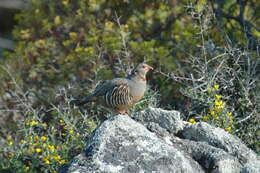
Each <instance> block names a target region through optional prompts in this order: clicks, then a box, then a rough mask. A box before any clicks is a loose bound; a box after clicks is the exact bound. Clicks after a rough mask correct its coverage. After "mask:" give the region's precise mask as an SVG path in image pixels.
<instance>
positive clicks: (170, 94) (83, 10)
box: [0, 0, 260, 170]
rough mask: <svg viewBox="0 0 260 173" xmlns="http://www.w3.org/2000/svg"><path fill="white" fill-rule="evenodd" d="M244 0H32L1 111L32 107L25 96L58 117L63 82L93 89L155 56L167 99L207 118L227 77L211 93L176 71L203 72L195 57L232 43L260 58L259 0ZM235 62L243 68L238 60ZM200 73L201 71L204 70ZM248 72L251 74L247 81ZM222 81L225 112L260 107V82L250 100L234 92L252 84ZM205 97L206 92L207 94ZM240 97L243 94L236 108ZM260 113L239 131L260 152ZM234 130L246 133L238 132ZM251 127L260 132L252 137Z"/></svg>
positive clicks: (19, 29)
mask: <svg viewBox="0 0 260 173" xmlns="http://www.w3.org/2000/svg"><path fill="white" fill-rule="evenodd" d="M239 2H240V3H237V1H235V0H226V1H221V2H218V1H207V0H198V1H189V0H182V1H178V0H161V1H156V0H151V1H147V0H118V1H110V0H73V1H72V0H60V1H53V0H42V1H37V0H32V8H31V9H30V10H28V11H23V12H21V13H20V14H18V15H17V16H16V20H17V21H18V25H17V26H16V27H15V29H14V30H13V36H14V38H15V40H17V45H16V47H15V49H14V51H13V52H6V53H5V58H4V59H3V60H1V61H0V63H1V65H2V66H1V67H2V68H0V86H1V88H0V93H1V100H2V103H3V104H2V105H0V108H2V109H24V108H22V107H21V106H20V105H19V104H17V103H16V102H15V101H16V100H17V98H18V97H19V98H20V97H22V98H25V100H26V103H30V104H31V106H32V108H35V109H37V108H39V107H41V108H42V111H41V113H42V114H43V115H42V116H41V117H44V118H40V119H41V121H43V122H47V123H50V124H51V123H52V122H53V120H55V118H53V116H54V114H55V113H53V112H51V111H49V109H51V108H53V105H59V104H60V102H64V100H65V98H64V97H57V92H58V88H59V87H64V86H68V85H69V87H68V88H67V92H68V95H70V96H73V97H79V96H82V95H83V94H87V93H88V92H89V91H90V89H91V88H93V86H94V85H95V84H96V82H97V81H99V80H107V79H111V78H113V77H119V76H125V75H126V74H127V73H128V72H129V70H130V69H131V67H133V65H136V64H137V63H139V62H142V61H144V60H145V61H146V62H147V63H148V64H150V65H151V66H153V67H154V68H155V69H156V71H155V72H154V73H153V74H149V76H148V79H150V82H149V83H150V85H151V88H152V89H153V90H157V91H158V93H159V94H160V102H159V106H160V107H164V108H171V109H178V110H180V111H182V112H183V113H184V118H185V119H188V118H190V117H195V118H196V115H202V114H204V113H206V112H207V111H209V109H211V108H210V107H213V106H212V103H213V102H211V103H209V102H208V100H210V99H208V100H207V98H210V97H211V95H207V94H206V93H207V90H208V89H209V88H211V87H213V85H214V84H218V83H219V82H220V80H219V79H218V78H216V79H215V81H211V82H209V83H207V84H206V86H205V87H204V88H203V89H202V90H194V88H195V86H194V85H192V83H191V82H187V83H183V82H181V81H179V80H176V81H174V80H173V79H176V78H174V77H172V76H173V75H174V74H177V75H178V76H181V77H182V78H187V77H188V76H189V75H190V74H191V73H194V72H195V73H194V74H196V69H195V68H192V65H190V64H189V63H187V62H189V61H190V57H198V59H201V61H203V59H204V58H205V57H208V58H209V59H214V57H216V56H218V55H219V54H221V53H223V52H225V51H227V50H234V49H237V50H240V54H241V52H243V51H244V52H245V51H246V52H247V53H248V55H250V56H245V58H248V57H249V58H250V60H252V61H253V62H255V61H258V59H259V52H258V50H257V48H259V40H258V39H259V36H260V31H259V28H257V26H260V13H259V11H260V10H259V8H260V5H259V3H258V2H257V1H256V0H249V1H247V3H246V4H243V1H239ZM240 7H243V8H240ZM240 14H242V16H241V15H240ZM232 16H233V17H232ZM234 16H235V17H234ZM212 46H213V47H212ZM233 48H234V49H233ZM237 52H238V54H239V51H237ZM229 55H230V54H229ZM228 57H229V60H232V59H233V57H232V56H228ZM227 59H228V58H227ZM208 65H210V66H209V67H210V68H209V70H208V72H209V74H210V72H211V71H214V70H211V69H215V68H217V66H218V62H215V61H214V63H212V64H208ZM225 65H226V67H228V68H233V69H235V70H236V68H237V69H238V66H232V63H230V61H227V62H226V63H225ZM239 68H240V66H239ZM243 70H246V68H245V69H243ZM199 76H200V75H199V74H196V75H195V76H194V77H195V78H196V77H199ZM208 77H209V76H208ZM243 77H244V78H243ZM253 77H254V76H253ZM245 78H247V77H246V76H242V77H241V80H243V79H245ZM225 79H227V80H229V79H230V78H228V77H227V78H225ZM238 81H240V80H238ZM193 84H194V83H193ZM198 85H199V84H198ZM219 85H220V91H219V94H222V95H223V96H224V97H223V98H224V100H225V101H226V102H227V105H228V106H230V107H229V108H227V110H225V112H227V111H228V110H230V111H232V112H234V114H235V115H236V117H237V118H238V119H239V118H241V119H242V118H245V117H246V116H247V115H248V114H250V113H251V112H250V111H249V110H254V109H255V108H256V107H257V104H258V103H259V99H257V98H258V96H259V95H258V96H257V93H256V92H251V91H252V90H255V89H256V88H257V89H259V84H258V85H257V86H254V87H252V90H250V91H249V92H250V94H249V95H248V97H249V98H250V99H251V98H252V99H251V101H255V102H254V103H253V104H251V105H250V104H248V102H246V101H245V102H243V98H244V96H243V95H241V96H238V97H234V98H233V100H232V98H231V99H229V98H230V97H229V96H231V97H232V95H233V94H234V93H237V92H240V91H242V88H241V87H239V86H240V85H237V87H235V89H230V90H227V89H226V88H227V87H226V86H228V85H226V86H225V83H224V82H220V83H219ZM71 86H72V88H70V87H71ZM196 88H197V87H196ZM194 91H195V92H194ZM229 91H230V92H229ZM203 92H204V93H203ZM28 93H29V94H28ZM201 94H202V95H203V97H201V98H203V99H201V98H199V97H200V95H201ZM205 94H206V95H205ZM155 95H156V94H154V95H152V96H155ZM156 97H159V96H158V95H156ZM213 97H214V95H213ZM147 98H150V97H149V96H148V97H147ZM157 99H159V98H157ZM234 99H236V100H237V99H241V100H240V102H239V103H236V104H235V105H234V104H233V105H232V104H231V103H232V102H233V101H234ZM201 100H204V101H201ZM211 100H212V99H211ZM244 100H245V99H244ZM190 103H191V104H190ZM147 105H148V104H147ZM147 105H146V106H147ZM189 105H192V106H193V105H197V107H196V109H195V107H192V106H191V107H189ZM241 105H242V106H241ZM198 107H199V108H198ZM88 108H89V109H88V113H89V114H95V113H98V112H95V111H90V109H92V108H93V106H92V105H91V106H89V107H88ZM140 108H145V106H143V105H142V106H141V107H140ZM140 108H136V109H134V110H139V109H140ZM225 109H226V108H225ZM61 112H62V111H61ZM26 113H28V112H26V111H25V113H24V114H23V115H22V116H26V115H27V114H26ZM253 113H254V114H253V116H252V117H253V118H252V119H250V121H251V126H253V127H256V128H253V129H251V128H250V129H248V128H247V127H245V126H243V125H242V127H241V125H238V126H236V125H234V127H232V128H240V129H241V128H242V129H244V131H242V132H243V133H242V132H241V131H239V133H240V134H239V133H237V135H238V136H240V137H241V138H242V139H243V140H244V142H246V143H247V144H248V145H249V146H250V147H252V148H253V149H254V150H255V151H259V142H256V141H257V138H258V139H259V128H258V129H257V126H259V120H257V115H258V113H255V112H253ZM10 114H11V113H10ZM74 114H76V115H78V114H79V113H78V112H77V113H74ZM46 117H47V118H46ZM199 120H200V119H198V120H197V121H199ZM96 122H98V121H97V120H96ZM213 124H214V123H213ZM216 124H218V123H216ZM246 125H247V124H246ZM57 126H58V125H57ZM15 128H16V126H14V128H10V129H9V133H10V135H12V134H16V131H15ZM91 130H93V129H91ZM91 130H90V131H91ZM233 133H234V134H236V133H235V131H233ZM247 133H250V134H251V135H252V136H251V137H250V138H247V135H245V134H247ZM241 134H242V135H241ZM257 134H258V135H257ZM254 135H256V136H254ZM3 136H4V135H3ZM258 141H259V140H258ZM67 142H68V143H69V141H67ZM70 157H72V156H70ZM68 159H69V158H68ZM52 169H53V170H55V169H56V168H52Z"/></svg>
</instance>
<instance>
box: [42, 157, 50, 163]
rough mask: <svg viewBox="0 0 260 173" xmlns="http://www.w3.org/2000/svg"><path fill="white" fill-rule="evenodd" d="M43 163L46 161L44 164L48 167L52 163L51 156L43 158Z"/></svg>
mask: <svg viewBox="0 0 260 173" xmlns="http://www.w3.org/2000/svg"><path fill="white" fill-rule="evenodd" d="M43 161H44V163H45V164H47V165H49V164H51V162H50V156H46V157H44V158H43Z"/></svg>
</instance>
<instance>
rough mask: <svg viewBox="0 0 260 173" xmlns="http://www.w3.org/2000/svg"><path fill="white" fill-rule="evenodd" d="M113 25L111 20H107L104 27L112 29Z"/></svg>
mask: <svg viewBox="0 0 260 173" xmlns="http://www.w3.org/2000/svg"><path fill="white" fill-rule="evenodd" d="M113 26H114V23H113V22H111V21H108V22H106V23H105V27H106V29H108V30H112V29H113Z"/></svg>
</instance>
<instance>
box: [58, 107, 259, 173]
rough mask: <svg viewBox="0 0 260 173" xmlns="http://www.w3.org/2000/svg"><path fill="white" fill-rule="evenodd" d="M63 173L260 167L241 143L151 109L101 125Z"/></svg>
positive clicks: (251, 171) (250, 172)
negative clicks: (83, 149)
mask: <svg viewBox="0 0 260 173" xmlns="http://www.w3.org/2000/svg"><path fill="white" fill-rule="evenodd" d="M59 172H60V173H65V172H66V173H84V172H93V173H94V172H95V173H152V172H154V173H157V172H160V173H171V172H173V173H175V172H176V173H179V172H181V173H189V172H191V173H197V172H198V173H199V172H213V173H237V172H241V173H259V172H260V161H259V158H257V155H256V154H255V153H254V152H253V151H251V150H250V149H248V148H247V147H246V146H245V145H244V144H243V143H242V142H241V141H240V140H239V139H238V138H237V137H235V136H232V135H230V134H229V133H227V132H225V131H224V130H223V129H220V128H215V127H213V126H210V125H209V124H207V123H197V124H195V125H193V124H190V123H188V122H185V121H182V120H181V119H180V113H179V112H177V111H166V110H162V109H156V108H149V109H147V110H144V111H141V112H138V113H136V114H134V115H133V118H131V117H129V116H126V115H116V116H113V117H111V118H109V119H108V120H106V121H105V122H104V123H102V124H101V125H100V126H99V127H98V128H97V129H96V131H95V132H94V133H93V135H92V136H91V137H90V138H89V139H88V141H87V142H86V148H85V151H84V152H82V153H81V154H80V155H78V156H77V157H75V158H74V159H73V160H72V161H71V162H70V163H69V164H68V165H67V166H63V167H61V169H60V171H59Z"/></svg>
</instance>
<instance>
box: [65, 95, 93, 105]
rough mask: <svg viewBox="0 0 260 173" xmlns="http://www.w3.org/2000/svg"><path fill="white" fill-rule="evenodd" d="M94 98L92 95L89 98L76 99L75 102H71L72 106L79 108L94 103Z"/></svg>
mask: <svg viewBox="0 0 260 173" xmlns="http://www.w3.org/2000/svg"><path fill="white" fill-rule="evenodd" d="M94 100H95V99H94V97H93V96H92V95H89V96H87V97H84V98H83V99H75V100H72V101H71V102H70V104H71V105H77V106H81V105H84V104H86V103H88V102H92V101H94Z"/></svg>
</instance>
